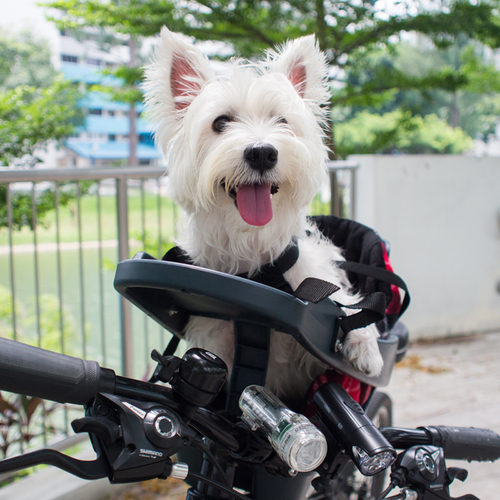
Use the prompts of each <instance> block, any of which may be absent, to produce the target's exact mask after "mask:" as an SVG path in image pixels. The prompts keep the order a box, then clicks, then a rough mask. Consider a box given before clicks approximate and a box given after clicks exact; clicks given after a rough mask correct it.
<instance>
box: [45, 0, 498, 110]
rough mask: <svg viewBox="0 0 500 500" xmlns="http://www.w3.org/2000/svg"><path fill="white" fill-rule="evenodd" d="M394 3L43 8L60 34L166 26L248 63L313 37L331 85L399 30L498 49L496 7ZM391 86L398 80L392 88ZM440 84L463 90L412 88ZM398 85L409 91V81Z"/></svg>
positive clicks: (121, 1)
mask: <svg viewBox="0 0 500 500" xmlns="http://www.w3.org/2000/svg"><path fill="white" fill-rule="evenodd" d="M396 4H397V7H398V10H397V11H396V12H395V13H392V14H388V13H386V12H384V11H383V10H382V9H381V7H380V6H379V3H378V2H374V1H372V0H360V1H358V2H353V1H352V0H349V1H339V0H336V1H327V0H305V1H294V0H289V1H286V2H269V1H264V0H239V1H236V2H234V1H230V0H193V1H190V2H177V1H173V0H172V1H168V0H160V1H156V0H135V1H133V2H129V1H126V0H117V1H114V2H101V1H98V0H56V1H53V2H49V3H47V4H45V5H49V6H51V7H53V8H56V9H57V10H58V12H59V16H58V18H57V22H58V24H59V25H60V26H63V27H66V28H75V27H78V26H81V25H93V26H100V27H105V28H110V29H112V30H115V31H118V32H121V33H128V34H133V35H136V36H151V35H155V34H157V33H158V32H159V31H160V29H161V27H162V26H163V25H166V26H168V27H169V28H170V29H171V30H174V31H180V32H182V33H185V34H187V35H191V36H194V37H195V38H197V39H198V40H224V41H226V42H228V43H230V44H231V45H232V46H233V47H234V50H235V52H236V53H237V54H238V55H242V56H252V55H253V54H255V53H256V52H259V51H260V50H262V49H265V48H268V47H269V46H271V45H275V44H278V43H281V42H283V41H284V40H286V39H288V38H295V37H297V36H301V35H305V34H309V33H315V34H316V37H317V39H318V43H319V45H320V47H321V49H322V50H324V51H325V53H326V54H327V57H328V59H329V62H330V64H331V65H332V66H334V67H335V68H337V69H338V70H339V71H337V74H336V75H334V78H337V79H339V80H342V71H340V70H345V69H347V68H349V67H350V66H351V65H352V64H356V63H357V61H358V60H359V56H360V55H362V54H368V53H370V51H372V50H374V49H378V48H380V47H391V46H392V44H393V41H392V40H393V38H394V36H397V35H399V34H401V33H402V32H403V31H414V32H417V33H422V34H425V35H427V36H428V37H429V39H430V40H432V41H433V42H434V43H435V44H436V45H438V46H440V47H442V46H448V45H451V44H453V43H454V41H455V37H456V36H457V35H458V34H460V33H463V34H465V35H466V36H468V37H469V38H474V39H477V40H480V41H481V42H483V43H485V44H488V45H490V46H492V47H498V45H499V43H500V22H499V18H498V5H499V3H498V0H492V1H482V2H477V3H476V2H469V1H466V0H457V1H454V2H452V3H451V4H450V5H449V7H448V8H447V9H445V10H443V11H440V10H435V11H422V12H419V13H417V14H414V13H413V11H414V6H415V2H409V1H408V2H396ZM54 19H55V18H54ZM356 56H357V58H356ZM379 76H381V75H379ZM384 76H385V78H383V79H382V80H381V81H380V82H374V83H373V84H372V85H370V86H369V88H363V87H362V88H359V87H356V88H349V87H348V88H347V92H346V93H345V94H343V95H342V100H343V101H345V100H346V98H348V97H349V96H350V95H351V94H352V95H353V96H356V95H358V94H359V93H360V92H362V93H364V92H366V91H367V90H370V92H381V91H385V90H387V89H388V88H394V85H392V84H391V80H390V78H388V75H387V74H385V75H384ZM393 76H398V77H402V75H400V74H399V72H394V73H393ZM431 76H432V77H433V78H431ZM399 80H401V78H398V79H396V80H395V83H398V81H399ZM440 82H443V85H445V86H446V87H449V86H450V85H451V84H454V85H461V84H464V82H463V80H462V79H461V78H458V79H457V80H456V81H453V80H452V79H451V78H450V75H448V74H445V75H443V74H441V72H440V71H437V72H431V73H430V75H429V76H428V77H427V79H426V80H425V81H423V80H422V79H418V80H417V81H416V82H415V83H416V85H417V86H418V87H421V86H422V85H423V84H426V83H427V84H432V85H433V86H435V85H437V84H439V83H440ZM405 84H406V85H410V84H411V81H410V80H408V81H406V82H405ZM339 99H340V97H339Z"/></svg>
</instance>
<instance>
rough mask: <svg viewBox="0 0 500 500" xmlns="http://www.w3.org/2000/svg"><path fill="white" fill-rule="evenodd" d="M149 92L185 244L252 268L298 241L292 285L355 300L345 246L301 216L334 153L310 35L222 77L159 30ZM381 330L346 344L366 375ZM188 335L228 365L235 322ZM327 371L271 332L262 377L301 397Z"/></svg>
mask: <svg viewBox="0 0 500 500" xmlns="http://www.w3.org/2000/svg"><path fill="white" fill-rule="evenodd" d="M145 91H146V105H147V108H148V111H149V113H150V117H151V118H152V120H153V121H154V122H155V124H156V140H157V143H158V144H159V146H160V147H161V149H162V150H163V152H164V154H165V155H166V158H167V162H168V176H169V182H170V185H171V187H172V197H173V198H174V200H175V201H177V202H178V203H179V204H180V205H181V206H182V207H183V209H184V210H185V212H186V213H187V221H186V224H185V230H184V231H183V234H182V237H181V240H180V241H179V245H180V247H181V248H182V249H183V250H184V251H185V252H186V253H187V254H188V255H189V257H190V259H191V260H192V261H193V262H194V263H195V264H197V265H199V266H203V267H206V268H210V269H215V270H218V271H223V272H227V273H233V274H238V273H250V274H251V273H253V272H255V271H257V270H258V269H259V268H260V267H261V266H262V265H265V264H267V263H270V262H272V261H273V260H274V259H276V258H277V257H278V256H279V255H280V254H281V253H282V252H283V251H284V249H285V248H286V247H287V246H288V245H289V244H290V242H291V241H292V240H293V239H295V240H297V241H298V248H299V258H298V260H297V262H296V263H295V264H294V265H293V267H292V268H290V269H289V270H288V271H287V272H286V273H285V274H284V277H285V279H286V281H287V282H288V284H289V285H290V286H291V288H292V289H293V290H295V289H296V288H297V287H298V286H299V284H300V283H301V282H302V281H303V280H304V279H305V278H307V277H316V278H320V279H323V280H326V281H329V282H332V283H335V284H336V285H339V286H340V287H341V289H340V290H339V291H337V292H336V293H335V294H334V297H333V298H334V299H335V300H337V301H338V302H340V303H342V304H344V305H349V304H355V303H356V302H357V301H359V299H360V297H359V296H356V295H352V294H351V293H350V286H349V282H348V280H347V278H346V275H345V273H344V272H343V271H342V270H340V269H338V268H337V267H336V265H335V263H334V261H339V260H342V259H343V257H342V254H341V251H340V249H339V248H337V247H335V246H334V245H333V244H332V243H331V242H330V241H329V240H327V239H326V238H324V237H323V236H322V235H321V233H320V232H319V230H318V229H317V228H316V227H315V226H311V224H310V223H308V222H307V220H306V209H307V206H308V205H309V203H310V202H311V200H312V198H313V196H314V195H315V193H316V192H317V191H318V189H319V188H320V186H321V185H322V183H323V182H324V181H325V178H326V169H325V160H326V159H327V148H326V147H325V145H324V144H323V135H324V134H323V126H324V125H325V120H326V113H327V110H328V103H329V86H328V81H327V66H326V63H325V57H324V55H323V54H322V52H321V51H320V50H319V49H318V47H317V45H316V43H315V40H314V37H313V36H307V37H303V38H299V39H297V40H294V41H291V42H289V43H287V44H286V45H284V46H283V47H282V48H281V49H280V50H278V51H276V52H275V51H269V52H268V53H267V56H266V58H264V59H263V60H262V61H260V62H258V63H250V62H247V61H240V60H237V61H234V62H233V64H232V74H231V75H222V76H216V75H215V74H214V72H213V71H212V69H211V66H210V64H209V61H208V59H207V58H206V57H204V56H203V54H202V53H201V52H199V51H198V50H197V49H196V48H195V47H193V46H192V45H191V44H189V43H187V42H186V41H185V40H184V38H183V37H181V36H180V35H177V34H174V33H172V32H170V31H168V30H167V29H166V28H164V29H163V30H162V32H161V40H160V44H159V47H158V49H157V52H156V57H155V60H154V62H153V63H152V64H151V65H150V66H149V67H148V68H147V70H146V82H145ZM377 337H378V331H377V329H376V327H375V326H374V325H371V326H369V327H366V328H363V329H358V330H354V331H351V332H350V333H349V334H348V336H347V339H346V342H345V345H344V349H343V354H344V356H345V358H346V359H347V360H349V361H350V362H351V363H352V364H353V365H354V366H355V367H356V368H358V369H359V370H360V371H362V372H364V373H367V374H370V375H377V374H378V373H379V372H380V371H381V369H382V358H381V356H380V353H379V350H378V346H377ZM186 340H187V341H188V343H189V344H190V345H191V346H197V347H202V348H205V349H208V350H210V351H212V352H214V353H215V354H217V355H219V356H220V357H222V358H223V359H224V361H225V362H226V363H227V364H228V366H231V364H232V359H233V346H234V341H233V332H232V326H231V324H230V323H227V322H223V321H221V320H213V319H206V318H192V319H191V320H190V322H189V324H188V326H187V328H186ZM324 370H325V365H323V364H322V363H321V362H319V361H318V360H316V359H315V358H314V357H313V356H312V355H310V354H309V353H307V352H306V351H305V350H304V349H303V348H302V347H301V346H300V345H299V344H298V343H297V342H296V341H295V340H293V338H292V337H291V336H290V335H285V334H282V333H279V332H273V334H272V338H271V347H270V359H269V366H268V372H267V380H266V385H267V387H268V388H269V389H270V390H271V391H273V392H274V393H275V394H276V395H277V396H279V397H282V398H284V399H285V400H290V399H295V400H297V399H300V398H301V397H303V396H304V394H305V392H306V390H307V388H308V386H309V385H310V383H311V381H312V380H313V379H314V378H315V377H316V376H318V375H319V374H320V373H322V372H323V371H324Z"/></svg>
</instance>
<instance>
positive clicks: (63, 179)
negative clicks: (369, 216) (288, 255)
mask: <svg viewBox="0 0 500 500" xmlns="http://www.w3.org/2000/svg"><path fill="white" fill-rule="evenodd" d="M356 167H357V165H356V164H354V163H351V162H332V163H331V164H329V171H330V179H331V182H330V186H327V187H326V188H325V190H324V191H323V192H322V193H320V194H319V195H318V196H317V197H316V198H315V200H314V201H313V203H312V205H311V212H315V213H323V214H326V213H332V212H333V213H336V214H337V215H343V216H349V217H353V216H354V209H353V207H354V201H355V200H354V187H355V180H356V179H355V175H356ZM164 173H165V169H163V168H160V167H158V168H157V167H154V168H153V167H127V168H85V169H83V168H72V169H22V170H21V169H0V189H2V188H3V189H4V190H5V199H6V205H7V207H6V218H5V219H4V220H3V222H2V219H1V217H0V292H1V287H3V289H4V291H5V290H7V292H5V293H6V295H7V296H8V297H9V298H10V300H9V301H8V303H9V306H10V311H7V310H6V309H9V307H7V308H6V307H5V304H4V307H3V309H1V310H0V336H8V337H10V338H13V339H15V340H20V341H25V342H26V341H28V342H31V343H32V344H34V345H38V346H41V347H46V348H50V349H53V350H54V349H56V350H59V351H60V352H65V353H68V354H73V355H76V356H81V357H86V358H89V359H95V360H97V361H99V362H100V363H101V364H102V365H104V366H109V367H111V368H113V369H115V370H116V371H118V372H121V373H122V374H124V375H127V376H145V375H146V372H147V371H148V369H149V368H150V367H149V366H148V359H149V352H150V350H151V348H152V347H156V348H158V349H161V348H162V347H163V345H165V344H166V343H167V341H168V334H167V336H166V335H165V332H164V331H162V329H161V328H160V327H159V326H158V325H156V324H155V323H154V322H152V320H150V319H149V318H147V317H146V316H145V315H143V314H141V313H140V312H139V311H132V310H131V307H130V304H129V303H128V302H126V301H124V300H123V299H121V298H118V294H116V293H115V292H114V290H113V289H112V281H113V274H114V268H115V266H116V264H117V262H119V261H120V260H124V259H127V258H129V257H130V256H131V253H135V252H134V250H135V251H137V250H140V249H141V250H142V249H146V250H148V251H149V253H152V254H153V255H155V256H157V257H159V258H160V257H161V256H162V255H163V253H164V252H165V251H166V250H167V249H168V247H169V246H170V245H171V244H172V243H173V241H174V240H175V237H176V230H177V217H178V210H177V207H176V206H175V204H174V203H173V202H172V201H171V200H169V199H168V198H167V196H166V183H167V178H166V177H165V176H164ZM69 189H71V194H70V195H68V190H69ZM331 190H333V191H331ZM23 193H24V194H28V195H29V196H28V199H30V202H31V207H28V208H30V210H28V211H27V214H28V215H25V216H24V220H23V221H21V222H22V223H23V224H24V228H23V229H22V230H19V229H18V227H17V226H18V225H19V224H20V222H19V221H18V220H17V219H16V215H17V214H16V213H15V212H16V210H19V207H17V206H16V200H18V198H19V196H20V194H23ZM44 193H52V196H53V197H52V198H49V200H50V201H51V202H52V206H51V207H50V210H49V211H46V212H45V214H44V216H43V219H42V220H40V217H41V215H40V212H41V208H40V207H41V205H40V203H41V201H40V200H42V201H43V196H45V195H44ZM0 194H1V193H0ZM68 199H69V200H70V201H68ZM0 213H1V212H0ZM47 293H49V294H50V296H51V299H50V300H51V302H50V301H49V302H50V305H47V300H48V299H47ZM30 302H31V303H32V309H33V312H32V313H27V309H29V308H28V306H27V304H28V303H30ZM2 311H3V313H2ZM48 311H49V312H50V314H51V315H52V316H51V318H48V317H47V316H48ZM2 314H3V316H2ZM26 314H28V316H29V315H30V314H31V317H30V318H29V321H28V320H27V319H26V317H25V316H26ZM27 330H30V331H34V332H35V334H29V332H27ZM138 330H140V332H139V331H138ZM132 332H134V334H133V333H132ZM141 334H142V337H141ZM68 418H69V417H68V412H67V411H66V414H65V416H64V424H63V427H64V428H65V429H66V430H67V429H68ZM42 426H43V427H44V428H46V427H48V426H46V424H45V422H43V423H42ZM43 435H44V438H43V439H44V440H46V439H47V433H46V432H44V433H43ZM18 448H20V449H21V450H22V446H19V447H18ZM15 451H19V449H17V450H15Z"/></svg>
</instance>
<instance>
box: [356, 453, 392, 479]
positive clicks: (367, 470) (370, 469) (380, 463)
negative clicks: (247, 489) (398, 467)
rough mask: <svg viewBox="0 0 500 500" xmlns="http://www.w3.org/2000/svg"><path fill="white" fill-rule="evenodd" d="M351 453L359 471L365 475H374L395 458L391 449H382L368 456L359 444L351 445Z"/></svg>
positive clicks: (385, 467)
mask: <svg viewBox="0 0 500 500" xmlns="http://www.w3.org/2000/svg"><path fill="white" fill-rule="evenodd" d="M352 455H353V458H354V461H355V463H356V465H357V467H358V469H359V471H360V472H361V474H364V475H365V476H374V475H375V474H378V473H379V472H382V471H383V470H385V469H387V468H388V467H390V466H391V465H392V464H393V463H394V460H396V455H395V454H394V451H393V450H383V451H380V452H379V453H375V454H374V455H372V456H370V455H368V453H366V451H365V450H363V449H362V448H360V447H359V446H353V447H352Z"/></svg>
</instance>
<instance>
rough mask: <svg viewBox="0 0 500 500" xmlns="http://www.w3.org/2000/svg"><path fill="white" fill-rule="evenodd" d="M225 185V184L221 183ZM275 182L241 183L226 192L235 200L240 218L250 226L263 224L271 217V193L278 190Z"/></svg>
mask: <svg viewBox="0 0 500 500" xmlns="http://www.w3.org/2000/svg"><path fill="white" fill-rule="evenodd" d="M222 185H223V186H224V187H225V184H224V183H222ZM278 189H279V187H278V186H277V185H275V184H270V183H261V184H257V183H256V184H242V185H241V186H238V187H236V188H231V189H230V190H229V191H228V193H229V196H231V198H233V199H234V200H235V202H236V207H237V209H238V212H239V213H240V216H241V218H242V219H243V220H244V221H245V222H246V223H247V224H250V225H252V226H265V225H266V224H267V223H268V222H269V221H270V220H271V219H272V218H273V205H272V195H273V194H276V193H277V192H278Z"/></svg>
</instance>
